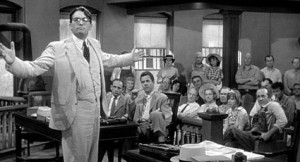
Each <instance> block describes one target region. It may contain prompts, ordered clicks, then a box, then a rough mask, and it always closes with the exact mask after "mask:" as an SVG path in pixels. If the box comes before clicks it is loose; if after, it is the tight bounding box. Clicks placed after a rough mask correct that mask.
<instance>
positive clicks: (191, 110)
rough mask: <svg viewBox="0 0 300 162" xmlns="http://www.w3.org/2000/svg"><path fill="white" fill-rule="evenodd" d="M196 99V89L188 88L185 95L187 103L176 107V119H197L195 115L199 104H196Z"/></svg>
mask: <svg viewBox="0 0 300 162" xmlns="http://www.w3.org/2000/svg"><path fill="white" fill-rule="evenodd" d="M198 97H199V95H198V91H197V90H196V88H190V89H189V90H188V94H187V98H188V101H187V103H186V104H182V105H181V106H179V107H178V113H177V118H179V119H181V118H183V117H190V118H197V119H198V118H199V117H198V114H197V113H198V111H199V108H200V106H199V104H198V103H197V102H196V100H197V98H198ZM199 119H200V118H199Z"/></svg>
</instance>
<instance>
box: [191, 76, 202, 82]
mask: <svg viewBox="0 0 300 162" xmlns="http://www.w3.org/2000/svg"><path fill="white" fill-rule="evenodd" d="M195 78H200V80H201V81H202V78H201V76H200V75H195V76H193V77H192V81H193V80H194V79H195Z"/></svg>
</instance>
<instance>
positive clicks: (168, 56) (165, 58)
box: [163, 55, 175, 63]
mask: <svg viewBox="0 0 300 162" xmlns="http://www.w3.org/2000/svg"><path fill="white" fill-rule="evenodd" d="M168 58H169V59H172V63H174V61H175V59H174V57H173V55H167V56H165V57H164V59H163V60H164V62H166V60H167V59H168Z"/></svg>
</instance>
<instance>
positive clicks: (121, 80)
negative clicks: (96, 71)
mask: <svg viewBox="0 0 300 162" xmlns="http://www.w3.org/2000/svg"><path fill="white" fill-rule="evenodd" d="M116 81H119V82H121V83H122V85H124V83H123V81H122V80H121V79H114V80H113V81H111V84H113V83H114V82H116Z"/></svg>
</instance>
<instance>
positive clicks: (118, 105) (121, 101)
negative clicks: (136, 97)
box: [114, 95, 124, 113]
mask: <svg viewBox="0 0 300 162" xmlns="http://www.w3.org/2000/svg"><path fill="white" fill-rule="evenodd" d="M123 103H124V97H123V96H122V95H120V98H119V101H118V104H117V105H116V109H115V112H114V113H116V112H118V111H119V110H120V107H121V106H122V105H123Z"/></svg>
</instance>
